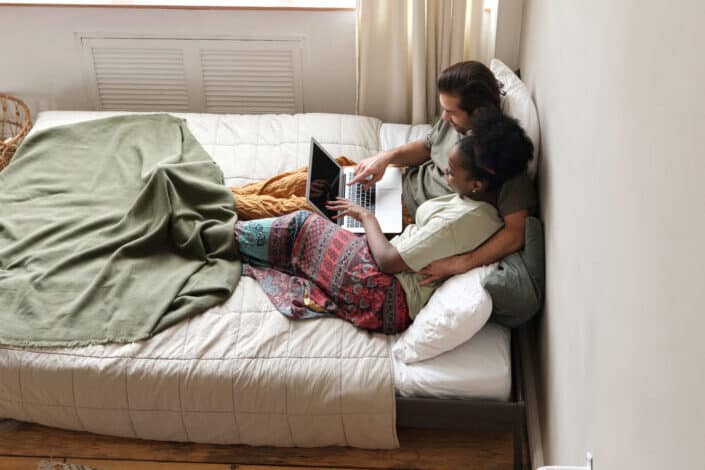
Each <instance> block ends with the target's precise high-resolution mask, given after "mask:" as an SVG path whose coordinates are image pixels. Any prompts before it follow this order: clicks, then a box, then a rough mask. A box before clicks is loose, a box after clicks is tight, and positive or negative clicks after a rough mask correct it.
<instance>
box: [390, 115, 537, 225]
mask: <svg viewBox="0 0 705 470" xmlns="http://www.w3.org/2000/svg"><path fill="white" fill-rule="evenodd" d="M462 137H463V136H462V134H459V133H458V132H457V131H456V130H455V128H454V127H453V126H452V125H450V124H449V123H448V122H446V121H443V120H440V121H438V122H437V123H436V125H435V126H433V129H431V131H430V132H429V133H428V135H427V136H426V140H425V142H424V143H425V145H426V147H427V148H428V149H429V150H430V151H431V158H430V160H428V161H426V162H424V163H423V164H421V165H419V166H414V167H407V168H405V169H404V178H403V180H402V184H403V187H402V188H403V197H404V206H405V207H406V208H407V209H408V211H409V214H411V215H412V216H413V215H414V213H415V212H416V210H417V209H418V207H419V206H420V205H421V204H423V202H424V201H428V200H429V199H433V198H434V197H438V196H444V195H446V194H450V193H452V192H453V189H452V188H451V187H450V186H448V183H447V182H446V179H445V175H444V174H443V170H445V168H446V167H447V166H448V156H449V155H450V151H451V149H452V148H453V146H454V145H455V144H457V143H458V141H459V140H460V139H461V138H462ZM491 196H492V199H493V202H494V205H495V206H496V207H497V210H499V214H500V215H501V216H505V215H507V214H511V213H513V212H518V211H520V210H524V209H526V210H528V211H529V214H530V215H531V214H533V213H534V212H535V211H536V191H535V190H534V183H533V181H531V178H529V175H528V174H527V173H526V172H524V173H522V174H520V175H518V176H516V177H514V178H512V179H510V180H507V181H505V182H504V184H503V185H502V186H501V187H500V188H499V191H498V192H497V194H493V195H491Z"/></svg>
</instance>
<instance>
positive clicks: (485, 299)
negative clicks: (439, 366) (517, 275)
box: [392, 263, 497, 364]
mask: <svg viewBox="0 0 705 470" xmlns="http://www.w3.org/2000/svg"><path fill="white" fill-rule="evenodd" d="M496 268H497V264H496V263H495V264H492V265H489V266H481V267H479V268H475V269H472V270H470V271H468V272H466V273H464V274H458V275H456V276H453V277H451V278H449V279H448V280H447V281H445V282H444V283H443V284H442V285H441V287H439V288H438V289H437V290H436V291H435V292H434V293H433V295H432V296H431V298H430V299H429V300H428V303H426V305H425V306H424V308H422V309H421V311H420V312H419V313H418V314H417V315H416V318H415V319H414V322H413V323H412V324H411V326H409V328H408V329H407V330H406V331H405V332H403V333H402V334H401V335H399V336H398V337H397V340H396V342H395V343H394V346H392V353H393V354H394V357H396V358H397V359H398V360H400V361H402V362H404V363H406V364H410V363H412V362H418V361H423V360H425V359H430V358H432V357H436V356H438V355H439V354H441V353H444V352H446V351H450V350H451V349H453V348H455V347H456V346H459V345H461V344H462V343H464V342H465V341H467V340H469V339H470V338H472V337H473V335H474V334H475V333H477V332H478V331H480V328H482V326H483V325H484V324H485V323H486V322H487V320H488V319H489V318H490V314H491V313H492V298H491V297H490V295H489V294H488V293H487V291H486V290H485V288H484V287H482V282H483V281H484V279H485V277H487V276H488V275H489V274H491V273H492V272H493V271H494V270H495V269H496Z"/></svg>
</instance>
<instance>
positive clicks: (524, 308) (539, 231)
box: [484, 217, 546, 328]
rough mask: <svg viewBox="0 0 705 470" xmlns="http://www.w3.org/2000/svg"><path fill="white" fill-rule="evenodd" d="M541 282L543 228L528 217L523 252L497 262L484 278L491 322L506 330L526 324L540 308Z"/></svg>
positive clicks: (542, 287) (542, 280)
mask: <svg viewBox="0 0 705 470" xmlns="http://www.w3.org/2000/svg"><path fill="white" fill-rule="evenodd" d="M545 282H546V271H545V260H544V246H543V226H542V225H541V221H540V220H539V219H537V218H536V217H529V218H527V219H526V226H525V229H524V248H523V249H522V250H521V251H520V252H518V253H513V254H511V255H509V256H507V257H505V258H504V259H503V260H501V261H500V262H499V266H498V267H497V269H496V270H495V271H494V272H492V273H491V274H490V275H489V276H487V278H485V281H484V286H485V289H487V291H488V292H489V293H490V296H491V297H492V318H491V319H492V320H494V321H496V322H497V323H499V324H501V325H504V326H506V327H509V328H516V327H518V326H520V325H522V324H523V323H525V322H526V321H528V320H529V319H530V318H531V317H533V316H534V315H535V314H536V313H538V311H539V310H541V307H542V306H543V298H544V288H545Z"/></svg>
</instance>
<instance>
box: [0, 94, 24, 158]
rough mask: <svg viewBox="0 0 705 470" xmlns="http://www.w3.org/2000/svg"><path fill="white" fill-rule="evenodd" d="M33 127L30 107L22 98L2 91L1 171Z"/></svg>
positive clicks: (0, 118) (0, 108) (0, 102)
mask: <svg viewBox="0 0 705 470" xmlns="http://www.w3.org/2000/svg"><path fill="white" fill-rule="evenodd" d="M31 127H32V118H31V116H30V113H29V108H28V107H27V105H26V104H24V103H23V102H22V100H20V99H18V98H15V97H14V96H10V95H5V94H2V93H0V171H2V170H3V168H5V167H6V166H7V165H8V163H10V160H11V159H12V156H13V155H14V154H15V150H17V147H19V145H20V144H21V143H22V139H24V137H25V136H26V135H27V133H28V132H29V129H30V128H31Z"/></svg>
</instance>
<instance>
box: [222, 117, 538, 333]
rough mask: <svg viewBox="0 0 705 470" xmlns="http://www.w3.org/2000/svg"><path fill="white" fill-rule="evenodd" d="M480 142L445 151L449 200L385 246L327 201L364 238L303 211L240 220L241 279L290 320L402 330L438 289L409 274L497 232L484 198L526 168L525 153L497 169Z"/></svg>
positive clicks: (432, 206) (356, 213) (425, 211)
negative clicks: (330, 318) (328, 319)
mask: <svg viewBox="0 0 705 470" xmlns="http://www.w3.org/2000/svg"><path fill="white" fill-rule="evenodd" d="M482 112H484V113H487V114H488V115H489V117H490V118H493V119H496V120H497V122H498V123H502V125H498V126H496V129H506V128H507V123H509V124H511V126H516V127H519V125H518V124H517V123H516V121H514V120H512V119H510V118H508V117H506V116H503V115H502V114H501V113H499V112H497V111H492V110H491V109H488V110H487V111H482ZM490 113H492V114H490ZM485 118H487V116H485ZM519 129H520V128H519ZM512 130H513V131H515V130H516V129H512ZM523 135H524V138H526V135H525V134H523ZM527 140H528V138H527ZM482 142H483V140H482V139H480V138H478V137H477V136H470V137H465V138H463V139H462V140H461V141H460V142H459V143H458V144H457V145H455V146H454V147H453V149H452V150H451V153H450V156H449V158H448V167H447V168H446V170H445V178H446V181H447V183H448V185H449V186H450V187H451V188H452V189H453V191H454V193H452V194H449V195H446V196H441V197H437V198H434V199H431V200H429V201H426V202H425V203H423V204H421V206H419V208H418V210H417V212H416V220H415V223H414V224H411V225H409V226H407V227H406V228H405V229H404V232H403V233H402V234H401V235H399V236H397V237H395V238H393V239H392V240H391V241H389V240H387V238H386V237H385V235H384V234H383V233H382V230H381V229H380V226H379V223H378V222H377V219H375V217H374V215H373V214H372V213H371V212H369V211H368V210H366V209H363V208H362V207H360V206H358V205H356V204H354V203H352V202H350V201H348V200H345V199H342V198H338V199H336V200H334V201H329V203H328V208H329V209H331V210H333V211H338V215H337V217H342V216H345V215H348V216H350V217H353V218H355V219H356V220H358V221H360V222H361V223H362V225H363V227H364V228H365V235H364V236H361V237H358V236H356V235H354V234H352V233H350V232H348V231H346V230H345V229H342V228H341V227H339V226H338V225H336V224H335V223H332V222H330V221H329V220H328V219H326V218H324V217H322V216H319V215H317V214H314V213H311V212H308V211H297V212H295V213H293V214H289V215H285V216H282V217H278V218H270V219H259V220H251V221H246V222H238V223H237V224H236V228H235V231H236V237H237V240H238V243H239V246H240V251H241V254H242V257H243V261H244V262H245V263H246V264H245V270H244V274H245V275H246V276H250V277H253V278H255V279H256V280H257V281H258V282H259V284H260V285H261V286H262V288H263V289H264V291H265V292H266V293H267V295H268V296H269V297H270V299H271V300H272V302H273V303H274V305H275V306H276V308H277V309H278V310H279V311H280V312H282V313H283V314H285V315H287V316H290V317H292V318H313V317H317V316H324V315H335V316H338V317H340V318H343V319H346V320H348V321H350V322H352V323H353V324H355V325H356V326H358V327H360V328H363V329H366V330H371V331H380V332H384V333H386V334H394V333H399V332H401V331H403V330H404V329H406V328H407V327H408V326H409V324H410V323H411V322H412V321H413V318H414V317H415V316H416V314H417V313H418V312H419V311H420V310H421V308H422V307H423V306H424V305H425V303H426V302H427V301H428V299H429V298H430V297H431V294H432V293H433V291H434V290H435V289H436V287H438V283H432V284H429V285H420V281H421V280H422V279H423V276H422V275H420V274H418V273H417V272H416V271H418V270H420V269H421V268H423V267H424V266H426V265H428V264H429V263H431V262H432V261H434V260H438V259H442V258H445V257H448V256H452V255H456V254H460V253H465V252H468V251H471V250H474V249H475V248H476V247H478V246H479V245H481V244H482V243H483V242H484V241H485V240H487V239H488V238H489V237H491V236H492V235H493V234H494V233H495V232H496V231H497V230H499V229H500V228H501V227H502V221H501V219H500V218H499V216H498V215H497V211H496V209H495V208H494V207H493V206H492V205H491V204H489V203H487V202H484V200H491V195H492V194H493V192H494V191H495V190H496V189H497V188H498V187H500V186H501V184H502V183H503V182H504V181H505V180H506V179H507V178H510V177H512V176H514V175H516V174H518V173H520V172H522V171H525V169H526V165H527V162H528V160H529V158H530V156H531V153H530V151H529V152H521V151H520V152H515V153H513V154H512V155H511V156H510V158H509V159H507V156H506V155H503V156H502V158H503V160H502V162H501V164H500V162H499V161H497V158H495V157H496V156H498V154H497V153H496V152H493V151H492V149H490V148H488V149H487V151H484V149H483V148H482ZM520 148H526V149H530V146H523V147H520ZM508 160H509V161H508ZM498 168H501V171H498V170H497V169H498Z"/></svg>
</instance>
